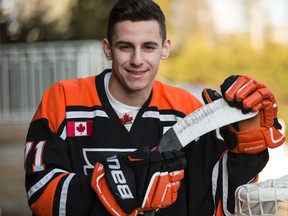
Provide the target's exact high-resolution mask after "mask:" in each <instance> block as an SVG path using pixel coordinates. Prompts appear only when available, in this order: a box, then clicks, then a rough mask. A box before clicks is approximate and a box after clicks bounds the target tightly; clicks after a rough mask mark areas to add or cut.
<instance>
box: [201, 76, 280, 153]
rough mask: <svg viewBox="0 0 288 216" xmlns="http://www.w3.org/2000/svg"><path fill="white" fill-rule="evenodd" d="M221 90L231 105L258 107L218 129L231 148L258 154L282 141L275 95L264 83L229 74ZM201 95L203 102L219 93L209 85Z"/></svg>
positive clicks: (248, 108) (249, 107)
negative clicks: (251, 115)
mask: <svg viewBox="0 0 288 216" xmlns="http://www.w3.org/2000/svg"><path fill="white" fill-rule="evenodd" d="M221 92H222V95H223V97H224V98H225V100H226V101H227V102H228V104H229V105H230V106H232V107H236V108H239V109H241V110H242V112H243V113H247V112H250V111H251V110H253V111H259V114H258V115H257V116H256V117H254V118H252V119H248V120H245V121H241V122H238V123H236V124H233V125H229V126H226V127H223V128H221V129H220V133H221V136H222V137H223V138H224V140H225V141H226V143H227V145H228V148H229V149H230V151H231V152H234V153H246V154H257V153H259V152H262V151H264V150H265V149H266V148H267V147H269V148H275V147H278V146H279V145H281V144H283V143H284V142H285V137H284V136H283V135H282V134H281V132H280V131H279V129H281V125H280V123H279V122H278V119H277V103H276V99H275V97H274V96H273V94H272V92H271V91H270V90H269V89H268V88H267V87H266V86H265V85H264V84H262V83H261V82H259V81H256V80H254V79H251V78H249V77H246V76H230V77H228V78H227V79H226V80H225V81H224V82H223V84H222V85H221ZM202 95H203V99H204V98H206V99H204V100H206V102H211V101H212V100H215V99H217V98H219V97H221V95H220V94H218V93H215V91H214V90H211V89H209V90H207V89H206V90H203V93H202ZM215 95H217V96H215Z"/></svg>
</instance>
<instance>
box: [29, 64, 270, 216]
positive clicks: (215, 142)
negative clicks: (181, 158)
mask: <svg viewBox="0 0 288 216" xmlns="http://www.w3.org/2000/svg"><path fill="white" fill-rule="evenodd" d="M108 72H110V71H109V70H106V71H104V72H103V73H101V74H100V75H98V76H91V77H88V78H80V79H75V80H65V81H60V82H58V83H55V84H54V85H52V86H51V87H50V88H48V89H47V91H46V92H45V93H44V95H43V98H42V101H41V103H40V105H39V107H38V109H37V111H36V113H35V115H34V117H33V120H32V122H31V124H30V127H29V131H28V134H27V142H26V148H25V171H26V178H25V180H26V182H25V185H26V190H27V197H28V203H29V206H30V208H31V209H32V211H33V213H34V214H35V215H45V216H52V215H67V216H73V215H75V216H80V215H94V216H97V215H99V216H105V215H109V214H108V212H107V211H106V209H105V208H104V206H102V204H101V202H100V200H99V199H98V197H97V195H96V194H95V193H94V191H93V189H92V188H91V186H90V175H91V172H92V170H93V167H94V164H95V163H96V162H101V161H103V160H104V159H105V158H107V157H109V156H112V155H115V154H119V153H128V152H132V151H135V150H136V149H138V148H140V147H142V146H145V145H149V146H157V145H158V143H159V140H160V138H161V136H162V135H163V133H165V131H166V130H168V129H169V128H170V127H171V126H172V125H173V124H175V123H176V122H177V121H178V120H179V119H182V118H183V117H185V116H186V115H187V114H189V113H191V112H193V111H195V110H196V109H198V108H199V107H201V106H202V104H201V102H200V101H199V100H198V99H196V98H195V97H194V96H193V95H192V94H190V93H189V92H187V91H185V90H183V89H180V88H176V87H172V86H168V85H165V84H163V83H161V82H159V81H155V82H154V86H153V90H152V92H151V95H150V97H149V99H148V100H147V101H146V103H145V104H144V105H143V106H142V107H141V109H140V110H139V112H138V114H137V116H136V118H135V119H134V123H133V125H132V128H131V130H130V131H127V129H126V128H125V127H124V126H123V124H122V123H121V121H120V119H119V117H118V116H117V114H116V113H115V111H114V110H113V108H112V106H111V105H110V103H109V101H108V98H107V96H106V94H105V88H104V76H105V74H106V73H108ZM185 152H186V156H187V161H188V166H187V169H186V171H185V179H184V180H183V182H182V184H181V188H180V190H179V193H178V199H177V201H176V203H175V204H173V205H172V206H170V207H168V208H166V209H161V210H159V211H157V213H156V215H161V216H162V215H163V216H164V215H165V216H172V215H181V216H185V215H189V216H194V215H195V216H200V215H201V216H205V215H207V216H208V215H213V214H217V215H222V214H225V213H228V212H229V211H230V212H231V211H233V208H234V191H235V189H236V187H237V186H239V185H240V184H244V183H248V182H249V181H253V180H254V179H255V177H256V176H257V174H258V173H259V172H260V171H261V170H262V168H263V167H264V166H265V164H266V162H267V160H268V153H267V151H265V152H263V153H261V154H258V155H242V154H238V155H236V154H232V153H229V152H227V151H226V145H225V144H224V143H223V141H222V140H221V139H218V138H217V136H216V132H211V133H209V134H207V135H204V136H202V137H200V138H199V139H198V140H197V141H194V142H193V143H191V144H190V145H189V146H187V147H186V148H185ZM216 209H218V210H216Z"/></svg>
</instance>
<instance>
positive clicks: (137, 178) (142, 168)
mask: <svg viewBox="0 0 288 216" xmlns="http://www.w3.org/2000/svg"><path fill="white" fill-rule="evenodd" d="M103 165H104V167H105V178H106V180H107V183H108V185H109V188H110V190H111V192H112V194H113V195H114V197H115V199H116V200H117V202H118V204H119V205H120V207H121V208H122V210H124V211H125V212H126V213H128V214H129V213H131V212H132V211H133V210H134V209H136V208H137V207H141V204H142V202H143V199H144V196H145V194H146V191H147V188H148V185H149V183H150V180H151V179H152V176H153V175H154V174H155V173H158V172H167V171H168V172H173V171H177V170H183V169H184V168H185V166H186V159H185V154H184V152H182V151H171V152H162V153H160V152H159V151H156V150H151V148H149V147H143V148H141V149H138V150H137V151H135V152H132V153H130V154H129V155H123V154H118V155H115V156H113V157H110V158H107V159H106V160H105V161H104V162H103Z"/></svg>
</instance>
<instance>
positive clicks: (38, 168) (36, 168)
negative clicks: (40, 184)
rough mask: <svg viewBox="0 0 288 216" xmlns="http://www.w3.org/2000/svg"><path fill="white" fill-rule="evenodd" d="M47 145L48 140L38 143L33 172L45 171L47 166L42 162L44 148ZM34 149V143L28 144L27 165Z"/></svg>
mask: <svg viewBox="0 0 288 216" xmlns="http://www.w3.org/2000/svg"><path fill="white" fill-rule="evenodd" d="M45 144H46V140H42V141H40V142H38V143H37V145H36V146H35V157H34V163H33V165H32V169H33V172H39V171H43V170H44V169H45V165H44V164H43V162H42V157H43V150H44V146H45ZM32 147H33V142H28V143H26V147H25V164H26V159H27V156H28V154H29V152H30V151H31V149H32Z"/></svg>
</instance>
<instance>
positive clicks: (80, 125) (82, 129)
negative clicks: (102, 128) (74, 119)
mask: <svg viewBox="0 0 288 216" xmlns="http://www.w3.org/2000/svg"><path fill="white" fill-rule="evenodd" d="M85 129H86V127H84V126H83V124H82V123H81V124H79V125H78V126H77V127H76V130H77V131H78V132H79V133H83V132H84V131H85Z"/></svg>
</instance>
